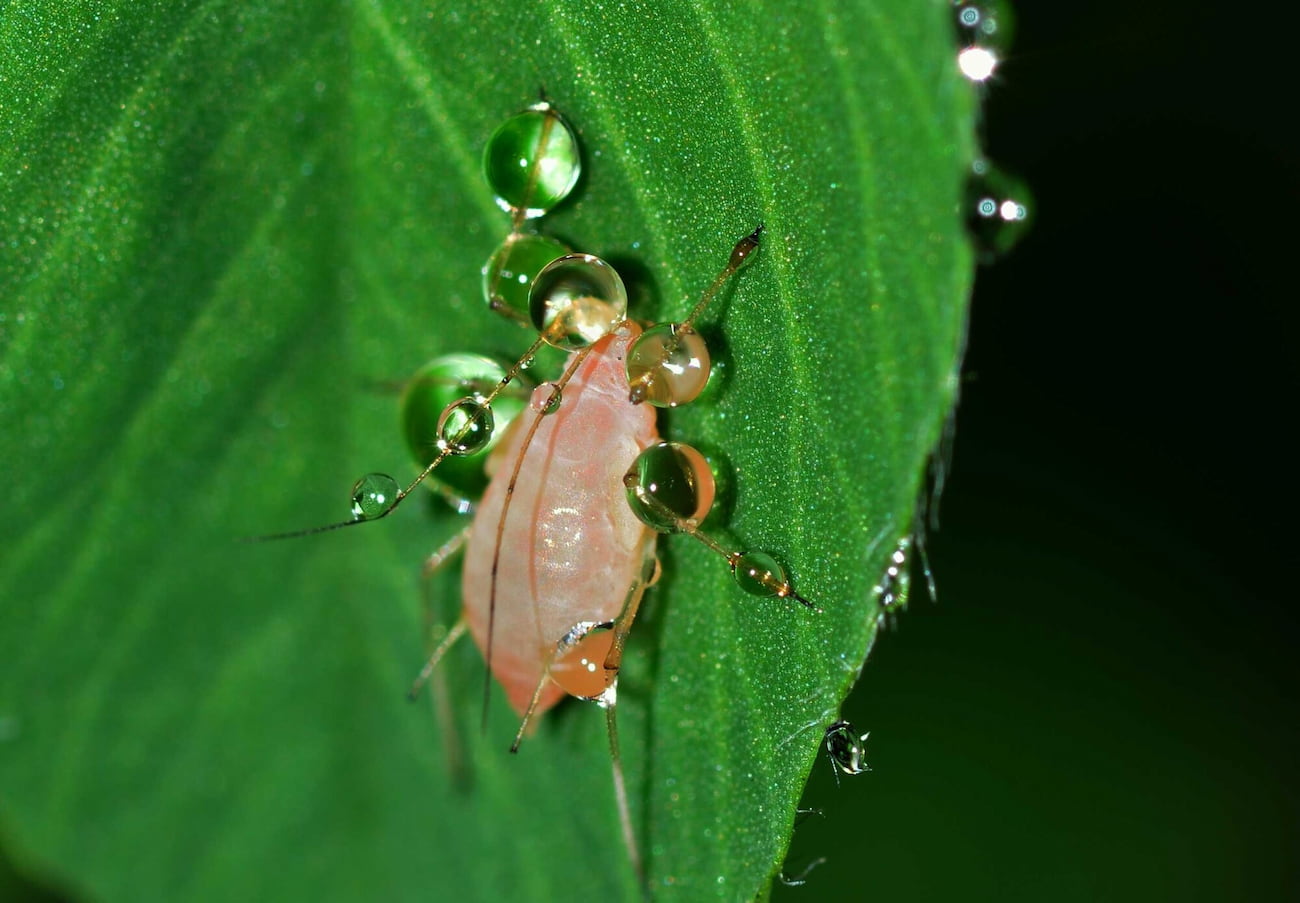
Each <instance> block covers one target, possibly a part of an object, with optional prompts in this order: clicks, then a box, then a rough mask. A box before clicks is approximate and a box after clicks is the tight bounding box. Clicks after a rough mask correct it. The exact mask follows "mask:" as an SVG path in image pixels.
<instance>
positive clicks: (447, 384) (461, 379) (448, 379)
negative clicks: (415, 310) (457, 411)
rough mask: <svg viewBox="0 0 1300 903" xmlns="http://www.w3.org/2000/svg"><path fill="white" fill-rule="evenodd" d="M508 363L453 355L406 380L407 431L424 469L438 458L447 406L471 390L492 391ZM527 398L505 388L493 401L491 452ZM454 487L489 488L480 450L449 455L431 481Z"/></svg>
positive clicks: (472, 493)
mask: <svg viewBox="0 0 1300 903" xmlns="http://www.w3.org/2000/svg"><path fill="white" fill-rule="evenodd" d="M506 369H507V368H506V366H505V365H504V364H502V363H501V362H500V361H496V360H493V359H492V358H490V357H485V356H483V355H481V354H466V353H458V354H447V355H443V356H442V357H438V358H435V359H434V360H432V361H430V362H429V363H428V364H426V365H425V366H424V367H422V368H420V370H418V371H417V372H416V374H415V375H414V376H413V377H411V379H410V381H409V382H408V383H407V384H406V391H405V393H404V394H403V396H402V432H403V434H404V435H405V436H406V445H407V448H408V449H410V452H411V455H412V456H413V457H414V458H415V462H416V463H417V464H418V465H419V466H420V469H422V470H423V469H424V468H425V467H427V466H428V465H429V464H431V463H432V462H433V460H434V459H435V458H436V457H438V455H439V454H440V453H441V451H442V449H441V447H440V446H439V440H440V439H441V438H442V434H441V433H440V432H439V430H438V424H439V423H440V422H441V421H442V418H443V414H444V413H445V412H446V410H447V408H448V407H450V406H451V405H452V404H455V403H456V402H457V401H458V400H460V399H461V398H463V397H465V396H466V395H487V394H488V393H489V392H491V391H492V389H493V387H495V386H496V385H497V384H498V383H499V382H500V381H501V380H502V379H503V378H504V377H505V375H506ZM523 409H524V399H523V397H522V395H521V394H520V393H517V392H509V391H507V392H502V393H501V394H500V395H498V396H497V398H496V400H495V401H493V402H492V415H493V424H494V429H493V431H492V440H491V441H489V442H488V444H487V446H486V447H484V449H483V452H484V453H486V452H489V451H491V449H492V448H493V447H494V446H495V445H496V441H497V440H498V439H499V437H500V436H501V435H503V434H504V432H505V427H506V426H508V425H509V424H510V422H511V421H512V420H514V418H515V417H517V416H518V415H519V412H520V411H522V410H523ZM435 481H436V483H438V484H441V485H442V486H443V487H446V488H450V489H452V490H453V491H454V492H455V493H456V494H457V495H459V496H461V497H462V498H478V497H479V496H480V495H482V493H483V490H484V489H485V488H486V487H487V474H486V473H484V471H483V461H482V459H481V458H480V457H478V456H477V455H468V456H465V457H464V458H456V457H452V458H447V459H444V460H443V462H442V463H441V464H439V465H438V469H437V470H436V471H434V472H433V474H432V475H431V477H430V479H429V480H428V481H426V482H428V483H429V484H430V488H431V489H434V490H435V491H437V486H436V485H434V483H435Z"/></svg>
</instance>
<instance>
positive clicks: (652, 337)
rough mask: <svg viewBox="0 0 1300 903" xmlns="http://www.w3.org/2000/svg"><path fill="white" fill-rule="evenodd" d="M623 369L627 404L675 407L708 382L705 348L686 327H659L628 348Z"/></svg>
mask: <svg viewBox="0 0 1300 903" xmlns="http://www.w3.org/2000/svg"><path fill="white" fill-rule="evenodd" d="M626 367H627V382H628V387H629V392H628V400H629V401H631V402H632V403H633V404H640V403H641V402H643V401H648V402H650V404H652V405H654V406H655V407H660V408H671V407H676V406H677V405H679V404H687V403H688V402H691V401H694V400H695V399H696V397H697V396H699V394H700V393H701V392H702V391H704V386H705V385H706V384H707V383H708V381H709V367H710V362H709V347H708V345H706V344H705V343H704V339H703V338H701V336H700V334H699V333H698V332H696V331H695V330H694V329H692V328H691V327H689V326H682V325H681V324H678V323H660V324H659V325H657V326H651V327H650V328H649V329H647V330H646V331H645V332H643V333H641V335H640V336H639V337H638V338H637V340H636V341H635V342H634V343H633V344H632V348H631V350H629V351H628V355H627V364H626Z"/></svg>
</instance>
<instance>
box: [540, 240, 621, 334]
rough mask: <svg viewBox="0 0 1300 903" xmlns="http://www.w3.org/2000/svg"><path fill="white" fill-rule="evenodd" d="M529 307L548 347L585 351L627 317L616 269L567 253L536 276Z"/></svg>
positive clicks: (598, 261) (587, 255)
mask: <svg viewBox="0 0 1300 903" xmlns="http://www.w3.org/2000/svg"><path fill="white" fill-rule="evenodd" d="M528 309H529V315H530V319H531V320H532V323H533V326H534V327H535V328H536V329H537V331H538V332H539V333H541V335H542V338H544V339H545V340H546V342H547V344H550V345H554V346H555V347H556V348H564V349H566V350H572V349H574V348H583V347H585V346H587V345H590V344H592V343H593V342H596V341H597V340H599V339H600V338H602V337H603V336H605V335H606V334H608V333H609V332H610V331H612V330H613V329H614V327H615V326H617V325H618V324H620V323H622V322H623V320H624V319H626V318H627V289H626V288H625V287H624V286H623V280H622V278H621V277H620V276H619V275H618V271H617V270H615V269H614V268H613V267H612V266H610V265H609V264H608V263H606V262H605V261H603V260H601V259H600V258H599V257H593V256H592V255H591V254H569V255H566V256H564V257H561V258H559V259H558V260H552V261H551V262H550V263H549V264H547V265H546V266H545V267H543V268H542V271H541V272H540V273H538V274H537V278H536V279H534V280H533V287H532V290H531V291H530V292H529V295H528Z"/></svg>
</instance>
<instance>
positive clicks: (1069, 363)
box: [0, 2, 1300, 901]
mask: <svg viewBox="0 0 1300 903" xmlns="http://www.w3.org/2000/svg"><path fill="white" fill-rule="evenodd" d="M1255 9H1256V7H1252V6H1249V5H1239V6H1237V7H1215V8H1210V7H1208V6H1205V5H1201V6H1196V5H1175V4H1172V3H1164V4H1157V5H1151V4H1143V5H1141V7H1140V8H1138V5H1136V4H1128V3H1121V2H1113V3H1110V4H1105V3H1096V2H1094V3H1078V2H1075V3H1042V2H1025V3H1021V4H1019V8H1018V9H1017V10H1016V29H1015V39H1014V43H1013V44H1012V47H1011V50H1010V54H1009V57H1008V59H1007V60H1006V61H1005V63H1004V64H1003V66H1002V67H1001V69H1000V70H999V75H998V77H997V78H996V80H995V81H994V83H993V84H992V85H991V87H990V89H989V94H988V98H987V102H986V105H985V123H984V128H983V131H984V143H985V146H986V148H987V150H988V153H989V156H990V157H991V158H992V159H993V160H995V161H997V162H998V163H999V164H1000V165H1002V166H1003V167H1004V168H1006V169H1007V170H1009V171H1011V172H1014V173H1016V174H1018V175H1020V176H1021V177H1023V178H1024V180H1025V181H1026V182H1027V183H1028V185H1029V186H1030V187H1031V189H1032V192H1033V195H1034V201H1033V206H1034V210H1035V223H1034V225H1033V228H1032V230H1031V231H1030V232H1029V234H1028V236H1027V237H1026V238H1025V239H1024V241H1023V242H1022V243H1021V244H1020V246H1019V247H1017V248H1016V249H1015V250H1014V251H1013V252H1012V253H1011V254H1010V255H1008V256H1007V257H1006V258H1005V259H1003V260H1002V261H1000V262H999V263H997V264H996V265H994V266H991V267H985V268H982V269H981V271H980V273H979V277H978V282H977V287H976V297H975V302H974V307H973V313H972V323H971V340H970V350H969V354H968V358H967V363H966V367H965V385H964V389H963V397H962V402H961V406H960V409H959V411H958V417H957V430H956V444H955V453H954V456H953V459H952V465H951V472H950V479H949V481H948V485H947V489H946V492H945V494H944V497H943V503H942V509H941V515H942V518H941V529H940V530H939V531H938V532H937V533H935V534H934V535H933V536H932V537H931V541H930V545H931V550H932V560H933V567H934V571H935V574H936V576H937V579H938V586H939V599H938V601H937V603H932V602H931V601H929V600H928V599H927V598H925V595H924V593H923V592H922V591H919V588H918V591H916V592H914V595H913V598H912V601H911V603H910V607H909V610H908V611H907V612H906V613H905V614H903V615H902V616H901V618H899V619H898V621H897V623H896V625H895V627H894V628H893V629H891V630H890V631H889V632H887V633H886V634H885V635H884V636H882V638H881V640H880V642H879V643H878V645H877V647H876V650H875V652H874V653H873V655H872V657H871V659H870V661H869V662H868V664H867V666H866V669H865V671H864V673H863V677H862V681H861V683H860V684H859V688H858V690H857V691H856V692H855V694H854V696H853V697H852V699H851V700H850V702H849V704H848V706H847V707H846V710H845V714H846V716H847V717H849V718H850V719H851V720H852V721H853V722H854V723H855V724H857V725H858V727H859V729H860V730H868V729H869V730H871V731H872V736H871V739H870V741H869V744H868V757H869V761H870V763H871V766H872V768H873V771H872V772H871V773H870V774H864V775H859V776H856V777H845V778H842V779H841V783H840V785H838V786H837V785H836V782H835V780H834V778H833V776H832V773H831V767H830V765H829V764H828V763H827V762H826V761H822V762H821V763H819V765H818V767H817V769H816V770H815V772H814V780H813V782H812V783H811V785H810V787H809V790H808V792H807V795H806V805H808V806H811V807H817V808H819V809H820V810H821V812H822V813H823V814H821V815H816V814H814V815H811V816H809V817H808V818H807V819H806V820H805V821H804V822H803V823H802V824H801V825H800V827H799V828H798V830H797V831H796V834H795V840H794V844H793V846H792V848H791V851H790V858H789V860H788V863H787V873H788V874H790V875H797V874H799V873H800V872H802V871H803V870H804V869H805V868H806V867H807V866H808V865H809V864H810V863H812V862H814V861H816V860H817V859H818V858H821V857H825V858H826V862H825V863H824V864H822V865H819V866H817V867H816V868H814V869H813V870H812V871H810V872H809V873H808V875H807V883H806V884H805V885H803V886H801V887H792V888H788V889H787V888H778V889H777V891H776V892H775V897H776V898H777V899H781V900H799V899H806V900H814V899H822V898H823V895H825V894H828V893H833V894H835V895H837V896H845V895H852V896H860V897H862V898H864V899H865V898H870V899H875V900H943V899H962V900H964V901H972V900H999V901H1009V900H1054V901H1061V900H1115V899H1123V900H1145V899H1157V900H1159V899H1179V900H1199V899H1204V900H1234V899H1248V900H1283V899H1298V898H1300V875H1297V864H1296V863H1297V850H1300V831H1298V830H1297V820H1298V815H1297V813H1298V812H1300V806H1298V805H1297V803H1298V797H1300V792H1298V791H1297V782H1296V779H1295V777H1294V773H1293V772H1294V769H1295V764H1296V749H1297V743H1296V738H1297V733H1298V730H1297V720H1296V706H1295V704H1294V695H1295V687H1296V683H1295V680H1294V674H1293V668H1292V666H1291V664H1290V660H1291V658H1292V650H1293V647H1294V643H1295V639H1296V633H1297V632H1296V617H1295V614H1294V611H1293V603H1294V600H1295V597H1296V595H1297V594H1296V592H1295V590H1294V589H1293V588H1292V569H1293V562H1294V553H1293V552H1292V551H1291V545H1292V544H1291V542H1290V539H1291V535H1292V533H1293V530H1292V528H1291V517H1292V510H1293V504H1292V499H1293V496H1294V493H1293V492H1292V491H1291V482H1292V479H1293V464H1292V461H1293V458H1294V451H1293V448H1292V443H1291V442H1290V436H1289V432H1290V430H1289V429H1288V427H1289V426H1290V421H1291V419H1292V418H1293V415H1294V411H1295V394H1294V388H1295V383H1296V379H1295V368H1294V366H1293V365H1292V358H1293V354H1294V343H1295V336H1296V328H1295V327H1296V317H1295V306H1296V299H1297V297H1298V296H1300V292H1297V290H1296V286H1295V277H1294V276H1293V272H1292V271H1293V269H1294V266H1293V261H1294V259H1295V258H1296V257H1297V249H1296V244H1297V241H1296V239H1297V236H1298V235H1300V229H1297V226H1296V214H1295V211H1296V210H1297V208H1298V205H1300V176H1298V172H1297V167H1296V157H1295V154H1294V149H1293V146H1292V145H1291V143H1290V141H1289V135H1287V134H1286V133H1287V131H1288V130H1289V127H1290V123H1291V122H1292V120H1294V118H1295V113H1294V98H1293V97H1285V96H1282V95H1283V94H1284V93H1285V94H1290V93H1292V92H1291V91H1290V89H1289V86H1290V85H1291V84H1293V83H1294V81H1295V75H1294V73H1293V72H1291V71H1288V70H1286V69H1284V65H1285V61H1286V60H1287V59H1288V58H1289V57H1290V55H1291V54H1290V53H1289V51H1288V48H1287V47H1286V46H1285V44H1286V43H1287V42H1288V41H1289V40H1290V39H1291V37H1292V35H1293V34H1294V31H1295V29H1294V26H1293V24H1292V22H1291V20H1289V19H1282V18H1278V19H1276V20H1267V19H1264V18H1262V17H1261V18H1257V19H1253V20H1252V19H1242V18H1241V16H1242V14H1243V13H1245V14H1247V15H1249V14H1251V13H1252V12H1254V11H1255ZM1279 86H1288V88H1287V90H1286V91H1285V92H1284V91H1283V90H1281V89H1280V88H1279ZM6 872H7V870H6V868H5V867H4V864H3V863H0V899H16V898H17V897H18V896H19V895H22V894H23V890H22V888H21V887H20V886H19V885H15V884H11V883H9V879H8V878H7V877H6ZM29 890H30V892H31V893H32V894H33V898H35V899H39V898H41V897H42V896H43V894H42V892H41V891H40V890H37V889H36V888H29Z"/></svg>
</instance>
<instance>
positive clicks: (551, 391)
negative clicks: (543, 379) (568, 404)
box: [528, 382, 564, 414]
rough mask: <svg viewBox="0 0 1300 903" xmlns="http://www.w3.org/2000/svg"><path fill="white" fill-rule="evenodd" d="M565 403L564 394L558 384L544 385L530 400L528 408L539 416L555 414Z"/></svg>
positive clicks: (540, 386)
mask: <svg viewBox="0 0 1300 903" xmlns="http://www.w3.org/2000/svg"><path fill="white" fill-rule="evenodd" d="M563 401H564V393H563V391H561V389H560V387H559V385H558V384H557V383H550V382H548V383H542V384H541V385H539V386H538V387H537V388H536V389H533V394H532V395H531V396H530V397H529V399H528V406H529V407H530V408H532V409H533V410H534V411H536V412H537V413H539V414H554V413H555V412H556V411H558V410H559V409H560V404H561V403H562V402H563Z"/></svg>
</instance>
